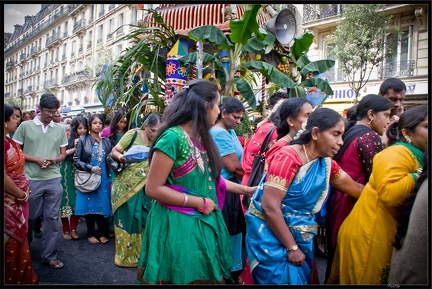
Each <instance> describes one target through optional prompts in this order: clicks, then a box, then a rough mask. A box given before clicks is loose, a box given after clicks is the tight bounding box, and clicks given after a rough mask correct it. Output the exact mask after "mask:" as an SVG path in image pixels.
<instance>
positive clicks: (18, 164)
mask: <svg viewBox="0 0 432 289" xmlns="http://www.w3.org/2000/svg"><path fill="white" fill-rule="evenodd" d="M18 121H19V119H18V117H17V114H15V110H14V108H13V107H12V106H10V105H5V120H4V259H5V264H4V265H5V266H4V273H5V277H4V281H5V284H38V283H39V281H38V277H37V275H36V273H35V272H34V270H33V266H32V261H31V255H30V246H29V243H28V240H27V230H28V222H27V218H28V203H27V200H28V198H29V194H30V189H29V187H28V180H27V178H26V177H25V175H24V162H25V161H24V154H23V152H22V151H21V148H20V146H19V145H18V144H17V143H16V142H14V141H13V140H12V139H11V138H9V137H8V136H7V135H8V134H9V133H11V132H15V131H16V129H17V125H18Z"/></svg>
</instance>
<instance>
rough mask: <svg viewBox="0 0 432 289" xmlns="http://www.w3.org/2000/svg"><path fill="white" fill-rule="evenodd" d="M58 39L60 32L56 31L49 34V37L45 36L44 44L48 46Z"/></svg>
mask: <svg viewBox="0 0 432 289" xmlns="http://www.w3.org/2000/svg"><path fill="white" fill-rule="evenodd" d="M59 39H60V33H58V32H57V33H54V34H53V35H51V36H50V37H48V38H47V40H46V45H45V46H48V45H50V44H52V43H54V42H55V41H57V40H59Z"/></svg>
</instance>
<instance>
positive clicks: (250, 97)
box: [233, 76, 256, 109]
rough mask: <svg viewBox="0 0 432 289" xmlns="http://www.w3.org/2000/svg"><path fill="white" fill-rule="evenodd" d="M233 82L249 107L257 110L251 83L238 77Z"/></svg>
mask: <svg viewBox="0 0 432 289" xmlns="http://www.w3.org/2000/svg"><path fill="white" fill-rule="evenodd" d="M233 82H234V83H235V85H236V88H237V90H238V91H239V92H240V94H241V96H242V97H243V98H244V99H245V100H246V101H247V103H248V104H249V106H250V107H252V108H253V109H255V108H256V98H255V94H254V93H253V90H252V87H251V86H250V84H249V82H247V81H246V80H245V79H243V78H241V77H238V76H236V77H234V79H233Z"/></svg>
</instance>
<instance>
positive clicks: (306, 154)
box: [303, 145, 309, 162]
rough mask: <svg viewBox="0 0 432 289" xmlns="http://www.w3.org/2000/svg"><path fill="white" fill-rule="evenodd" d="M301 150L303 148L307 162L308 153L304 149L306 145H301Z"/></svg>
mask: <svg viewBox="0 0 432 289" xmlns="http://www.w3.org/2000/svg"><path fill="white" fill-rule="evenodd" d="M303 150H304V152H305V156H306V160H307V162H309V158H308V153H307V151H306V147H305V145H303Z"/></svg>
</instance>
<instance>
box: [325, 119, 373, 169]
mask: <svg viewBox="0 0 432 289" xmlns="http://www.w3.org/2000/svg"><path fill="white" fill-rule="evenodd" d="M370 130H371V129H370V128H368V127H367V126H364V125H360V124H358V125H354V126H352V127H351V128H350V129H349V130H347V131H346V132H345V133H344V135H343V136H342V140H343V142H344V144H343V146H342V147H341V148H340V150H339V151H338V153H337V154H335V155H334V156H333V159H334V160H335V161H339V159H340V158H341V157H342V154H343V153H344V151H345V150H346V149H347V148H348V145H349V144H350V143H351V142H352V141H353V140H354V139H355V138H356V137H357V136H359V135H361V134H364V133H367V132H368V131H370Z"/></svg>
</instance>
